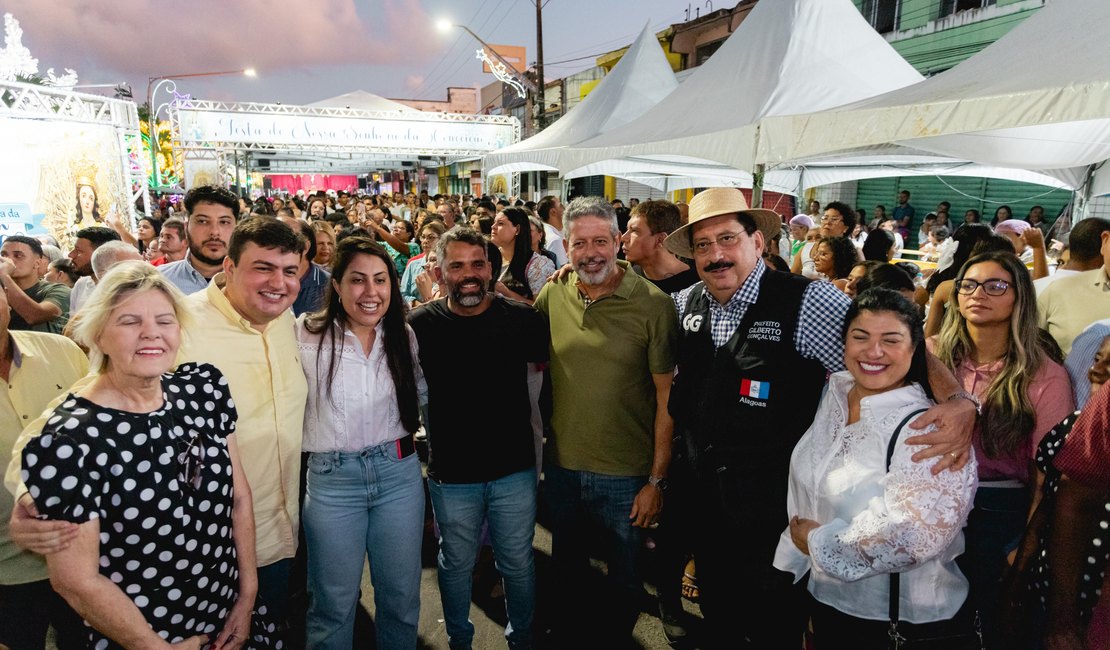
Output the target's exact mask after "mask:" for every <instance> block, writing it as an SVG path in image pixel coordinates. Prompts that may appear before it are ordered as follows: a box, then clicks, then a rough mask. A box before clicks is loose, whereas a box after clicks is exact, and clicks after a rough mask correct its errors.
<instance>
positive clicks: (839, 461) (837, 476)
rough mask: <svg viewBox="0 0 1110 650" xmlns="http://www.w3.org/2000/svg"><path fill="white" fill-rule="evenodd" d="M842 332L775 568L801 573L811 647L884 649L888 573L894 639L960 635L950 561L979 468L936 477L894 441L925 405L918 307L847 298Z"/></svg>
mask: <svg viewBox="0 0 1110 650" xmlns="http://www.w3.org/2000/svg"><path fill="white" fill-rule="evenodd" d="M845 323H846V325H845V328H844V340H845V343H844V362H845V366H846V367H847V370H845V371H841V372H837V373H834V374H833V375H832V377H831V378H830V380H829V388H828V392H827V393H826V394H825V397H824V398H823V399H822V401H821V405H820V407H819V408H818V411H817V416H816V418H815V419H814V423H813V426H811V427H810V428H809V430H808V431H807V432H806V433H805V435H803V436H802V438H801V440H800V441H799V442H798V445H797V446H796V447H795V448H794V453H793V456H792V457H791V460H790V484H789V496H788V499H787V507H788V513H789V515H790V517H791V519H790V525H789V526H788V527H787V529H786V530H784V531H783V533H782V538H781V539H780V541H779V546H778V549H777V551H776V554H775V562H774V564H775V566H776V567H777V568H779V569H781V570H783V571H788V572H791V573H793V574H794V576H795V577H796V579H801V578H802V577H804V576H805V575H806V573H807V572H808V573H809V585H808V586H809V592H810V594H811V595H812V596H813V599H814V601H815V602H814V603H813V612H812V622H813V634H814V643H815V645H816V646H817V647H819V648H841V647H843V648H847V647H857V648H885V647H887V642H888V641H889V639H888V637H887V633H888V630H889V627H890V624H889V622H888V621H889V619H888V615H889V604H890V603H889V594H890V590H891V576H890V575H889V574H891V573H895V572H897V573H900V574H901V576H900V582H901V587H900V590H899V594H900V596H899V602H900V611H899V616H900V620H901V621H902V623H900V625H899V630H901V631H902V632H903V633H904V634H905V635H906V636H907V637H910V638H914V636H930V637H931V636H934V634H933V633H932V632H934V630H932V628H934V627H938V626H940V627H945V626H952V625H957V624H956V623H949V622H950V621H952V619H953V618H954V617H956V614H957V613H958V612H959V611H960V609H961V606H962V605H963V603H964V601H965V599H966V597H967V591H968V583H967V580H966V579H965V578H964V576H963V574H961V573H960V570H959V569H958V568H957V566H956V562H955V559H956V556H958V555H959V554H960V553H961V552H962V551H963V535H962V532H961V529H962V528H963V526H964V523H965V522H966V521H967V515H968V512H969V511H970V509H971V503H972V497H973V495H974V493H975V485H976V478H975V477H976V463H975V460H974V458H972V460H971V461H970V462H968V463H967V465H965V466H964V468H963V469H961V470H959V471H945V472H941V473H940V474H937V475H934V474H933V473H932V472H931V471H930V470H931V467H932V465H933V463H929V462H922V463H915V462H913V460H912V459H911V456H912V455H913V454H914V453H915V452H917V451H919V450H920V449H923V448H924V447H921V446H911V445H907V444H905V443H904V442H902V440H904V438H906V437H908V436H910V435H913V433H914V432H912V431H911V430H910V429H909V427H908V425H904V424H903V423H906V422H910V421H912V420H913V417H911V416H913V415H914V414H915V413H916V412H918V411H921V410H924V409H926V408H928V407H929V406H931V405H932V401H931V400H930V399H929V396H928V395H927V393H926V391H927V387H928V381H927V380H926V374H925V352H924V343H923V333H922V326H921V319H920V317H919V316H918V312H917V309H916V307H915V306H914V305H913V304H912V303H910V302H909V301H908V300H906V299H905V298H904V297H903V296H901V295H900V294H898V293H896V292H893V291H890V290H885V289H873V290H869V291H866V292H864V293H863V294H861V295H860V296H859V297H857V298H856V300H855V302H853V303H852V306H851V308H850V309H849V311H848V314H847V316H846V317H845ZM899 425H903V426H901V427H900V426H899ZM892 436H895V437H896V443H895V445H894V447H893V450H894V451H893V457H892V459H891V460H890V466H889V471H888V469H887V450H888V446H889V444H890V442H891V437H892ZM963 619H964V617H963V616H961V617H959V619H958V620H960V621H961V623H962V622H963ZM940 622H944V623H940ZM927 624H935V625H927ZM943 631H946V630H942V632H943ZM914 632H916V633H918V634H914ZM953 647H958V646H955V645H954V646H953Z"/></svg>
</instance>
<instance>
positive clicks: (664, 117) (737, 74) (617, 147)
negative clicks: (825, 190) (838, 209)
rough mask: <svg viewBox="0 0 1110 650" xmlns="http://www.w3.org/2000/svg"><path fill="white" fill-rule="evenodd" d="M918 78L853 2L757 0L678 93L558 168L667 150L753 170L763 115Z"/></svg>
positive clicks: (576, 151) (578, 149) (832, 102)
mask: <svg viewBox="0 0 1110 650" xmlns="http://www.w3.org/2000/svg"><path fill="white" fill-rule="evenodd" d="M921 78H922V77H921V75H920V74H918V73H917V71H916V70H914V69H913V67H911V66H910V64H908V63H907V62H906V61H905V59H903V58H902V57H901V56H900V55H899V54H898V53H897V52H895V51H894V50H893V48H891V47H890V45H889V44H888V43H887V42H886V41H885V40H883V38H882V37H881V36H880V35H879V34H878V33H877V32H876V31H875V30H874V29H873V28H872V27H871V26H870V25H869V24H868V23H867V21H865V20H864V19H863V17H862V16H861V15H860V12H859V10H858V9H856V7H855V6H854V5H853V4H852V2H851V1H850V0H775V2H760V3H758V4H757V5H756V6H755V8H754V9H752V11H751V13H750V14H749V15H748V17H747V18H746V19H745V20H744V22H742V23H741V24H740V26H739V27H738V28H737V30H736V32H735V33H734V34H733V35H732V36H731V37H729V39H728V40H727V41H726V42H725V43H724V45H722V46H721V48H720V49H719V50H718V51H717V52H716V53H715V54H714V55H713V56H712V57H711V58H710V59H709V60H708V61H707V62H706V63H705V64H704V65H702V66H701V67H699V68H698V69H697V70H696V71H695V72H694V73H693V74H691V75H690V77H689V78H688V79H687V80H686V81H684V82H683V84H682V87H681V89H680V90H679V91H677V92H674V93H672V94H670V95H669V96H667V98H666V99H664V100H663V101H661V102H660V103H659V104H658V105H657V106H655V107H654V108H652V109H651V110H649V111H648V112H646V113H645V114H644V115H642V116H641V117H640V118H638V119H636V120H634V121H632V122H630V123H629V124H627V125H625V126H623V127H621V128H618V129H613V130H611V131H608V132H606V133H605V134H603V135H601V136H599V137H596V138H593V139H591V140H589V141H586V142H583V143H582V144H580V145H577V146H575V147H573V148H572V150H571V151H570V152H568V153H567V154H566V156H565V157H564V160H565V161H566V163H567V164H566V165H564V166H563V167H562V170H563V171H565V172H569V173H568V174H566V175H569V176H578V175H584V174H583V172H581V171H580V170H579V168H585V167H586V166H587V165H594V164H596V163H599V162H601V161H606V160H617V159H621V158H625V159H628V160H638V161H642V160H644V159H646V158H656V159H658V160H660V161H662V160H663V158H662V157H661V156H665V155H667V154H682V155H685V156H688V157H691V158H694V159H697V160H699V161H701V162H702V163H709V164H715V165H721V166H724V167H728V168H732V169H735V170H750V169H752V168H753V165H754V163H755V162H756V160H755V153H756V141H757V138H758V136H757V132H758V131H757V124H758V123H759V121H760V120H761V119H762V118H764V117H767V116H770V115H786V114H792V113H799V112H805V111H818V110H823V109H826V108H831V107H834V106H840V105H843V104H845V103H848V102H853V101H857V100H859V99H862V98H865V97H870V96H873V95H876V94H878V93H883V92H886V91H889V90H894V89H897V88H902V87H905V86H908V85H912V84H914V83H917V82H919V81H920V80H921ZM615 166H617V165H615ZM590 169H592V170H593V171H591V172H590V173H608V172H605V171H598V170H599V169H603V167H598V166H592V167H590ZM675 171H677V172H678V173H684V172H683V171H682V170H681V169H676V170H675ZM694 175H697V174H694Z"/></svg>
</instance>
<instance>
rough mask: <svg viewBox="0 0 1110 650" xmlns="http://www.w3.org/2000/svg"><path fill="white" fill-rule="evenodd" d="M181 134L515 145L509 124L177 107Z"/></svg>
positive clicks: (303, 144)
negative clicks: (201, 109) (199, 109)
mask: <svg viewBox="0 0 1110 650" xmlns="http://www.w3.org/2000/svg"><path fill="white" fill-rule="evenodd" d="M178 115H179V123H180V127H181V138H182V140H183V141H184V142H185V143H187V144H186V146H190V144H188V143H195V144H202V145H203V143H212V144H214V145H216V144H218V145H229V144H230V145H235V144H239V145H250V144H255V145H272V146H274V147H276V148H281V147H282V146H286V147H291V148H298V149H304V148H311V147H313V146H344V145H349V146H352V147H358V148H363V147H365V148H373V149H376V150H395V151H421V152H423V151H437V150H452V151H463V150H465V151H468V152H473V153H475V154H476V155H477V154H481V153H485V152H489V151H494V150H496V149H500V148H502V147H506V146H508V145H510V144H512V143H513V126H512V125H511V124H491V123H480V122H447V121H443V122H440V121H432V120H406V119H402V118H395V119H390V118H356V117H334V116H318V115H285V114H280V115H274V114H252V113H238V112H230V111H197V110H189V109H181V110H180V111H179V113H178Z"/></svg>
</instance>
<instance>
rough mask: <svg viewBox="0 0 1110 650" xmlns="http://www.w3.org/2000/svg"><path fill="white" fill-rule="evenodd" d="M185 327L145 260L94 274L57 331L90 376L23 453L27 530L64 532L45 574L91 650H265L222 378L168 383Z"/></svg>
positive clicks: (192, 370) (266, 635) (204, 372)
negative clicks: (38, 523)
mask: <svg viewBox="0 0 1110 650" xmlns="http://www.w3.org/2000/svg"><path fill="white" fill-rule="evenodd" d="M187 318H188V313H187V311H186V309H185V304H184V296H183V295H182V294H181V292H180V291H179V290H178V289H177V288H176V287H175V286H174V285H173V284H171V283H170V282H168V281H167V280H166V278H165V276H163V275H162V274H161V273H159V272H158V270H157V269H155V268H154V267H153V266H150V265H149V264H147V263H146V262H123V263H121V264H120V265H118V266H116V267H114V268H113V269H112V270H111V271H110V272H108V273H107V274H105V276H104V277H103V278H102V279H101V281H100V282H99V283H98V284H97V287H96V290H95V291H94V292H93V293H92V295H91V296H90V298H89V300H88V302H87V303H86V305H85V307H84V308H83V309H82V310H81V313H80V314H79V315H78V316H77V317H76V318H75V319H74V320H73V321H71V327H72V329H73V337H74V339H75V340H76V341H77V342H78V343H79V344H81V345H82V346H83V347H87V348H88V350H89V355H90V361H91V363H90V366H91V368H92V369H93V371H94V373H95V374H94V376H93V378H92V379H91V381H89V382H87V383H84V384H83V387H82V388H79V389H78V390H77V392H75V393H70V394H69V396H68V397H67V398H66V399H65V400H64V401H63V402H62V403H61V404H60V405H59V406H58V407H57V408H56V409H55V410H54V412H53V415H52V416H51V417H50V418H49V419H48V420H47V423H46V425H45V427H44V428H43V431H42V435H41V436H39V437H37V438H35V439H34V440H32V441H31V442H30V443H28V445H27V446H26V448H24V450H23V473H22V478H23V481H24V483H26V485H27V489H28V492H29V493H30V495H31V497H32V498H33V499H34V504H35V508H36V509H37V511H38V514H39V516H41V517H43V518H45V519H52V520H62V521H68V522H71V523H73V524H77V534H76V537H75V538H74V539H73V542H72V543H71V544H70V545H69V546H68V547H66V548H65V549H63V550H60V551H57V552H55V553H51V554H49V555H47V556H46V563H47V569H48V570H49V573H50V582H51V584H52V585H53V586H54V588H55V589H56V590H57V591H58V593H60V594H61V595H62V597H63V598H65V599H66V601H67V602H68V603H69V604H70V605H71V606H72V607H73V608H74V609H75V610H76V611H77V612H78V613H79V614H80V615H81V616H82V617H83V618H84V619H85V621H86V622H87V623H88V624H89V626H90V629H89V636H88V645H87V647H89V648H107V647H114V648H118V647H124V648H147V647H150V648H157V647H174V648H189V649H193V648H201V647H211V648H217V649H221V650H222V649H226V648H231V649H235V648H239V647H243V646H244V645H245V646H246V647H264V646H268V645H271V643H270V639H271V636H272V634H273V632H274V627H273V625H265V624H264V623H263V622H262V621H261V620H260V619H259V618H258V617H257V616H255V615H254V614H253V612H252V610H253V609H254V601H255V594H256V593H257V591H258V579H257V575H256V571H255V546H254V515H253V514H252V510H251V492H250V487H249V486H248V485H247V479H246V475H245V474H244V473H243V468H242V466H241V465H240V462H239V452H238V449H237V447H236V443H235V440H236V437H235V435H234V434H235V423H236V419H237V414H236V411H235V405H234V404H233V403H232V400H231V393H230V391H229V389H228V385H227V380H226V379H225V378H224V377H223V375H222V374H221V373H220V371H219V370H218V369H216V368H215V367H214V366H211V365H209V364H195V363H187V364H183V365H181V366H178V367H177V368H176V370H175V369H174V365H175V364H176V358H177V350H178V346H179V344H180V342H181V335H182V331H181V329H182V321H184V320H186V319H187Z"/></svg>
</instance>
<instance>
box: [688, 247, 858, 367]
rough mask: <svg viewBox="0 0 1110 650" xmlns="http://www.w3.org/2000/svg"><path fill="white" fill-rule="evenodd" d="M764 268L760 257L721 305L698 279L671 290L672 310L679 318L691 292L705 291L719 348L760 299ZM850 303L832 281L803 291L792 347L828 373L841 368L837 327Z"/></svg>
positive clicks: (711, 326) (841, 350) (838, 329)
mask: <svg viewBox="0 0 1110 650" xmlns="http://www.w3.org/2000/svg"><path fill="white" fill-rule="evenodd" d="M766 268H767V267H766V266H765V265H764V264H763V262H762V260H761V261H760V262H759V263H758V264H756V265H755V269H753V270H752V272H751V273H750V274H748V278H747V279H746V280H744V284H742V285H740V288H739V289H737V290H736V293H734V294H732V298H729V300H728V302H727V303H725V304H724V305H722V304H720V303H718V302H717V299H716V298H714V297H713V294H711V293H709V290H708V289H706V288H705V284H704V283H701V282H699V283H697V284H694V285H693V286H690V287H687V288H686V289H683V290H682V291H679V292H677V293H672V294H671V298H672V299H673V300H674V305H675V309H677V310H678V320H679V321H681V320H682V317H683V316H684V315H685V312H686V303H687V301H688V300H689V298H690V292H691V291H693V290H695V289H697V290H700V291H702V292H704V295H705V296H706V298H708V299H709V322H710V333H711V334H712V336H713V345H714V346H716V347H718V348H719V347H721V346H723V345H725V344H726V343H728V340H729V339H730V338H732V335H733V333H734V332H736V328H737V327H739V326H740V321H741V320H743V318H744V314H746V313H747V312H748V306H749V305H752V304H754V303H755V301H756V300H758V299H759V286H760V280H762V278H763V272H764V271H765V270H766ZM851 304H852V300H851V298H849V297H848V296H847V294H845V293H844V292H843V291H841V290H840V289H837V288H836V287H835V286H833V284H832V283H830V282H825V281H817V282H811V283H809V286H807V287H806V289H805V292H804V293H803V294H802V304H801V307H800V310H799V312H798V326H797V328H796V329H795V331H794V349H795V350H797V351H798V354H800V355H802V356H803V357H805V358H806V359H813V360H815V361H818V362H820V363H821V365H823V366H825V369H826V370H828V371H829V372H838V371H840V370H844V340H843V339H842V338H841V334H840V330H841V328H842V327H843V325H844V316H845V314H847V313H848V306H849V305H851Z"/></svg>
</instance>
